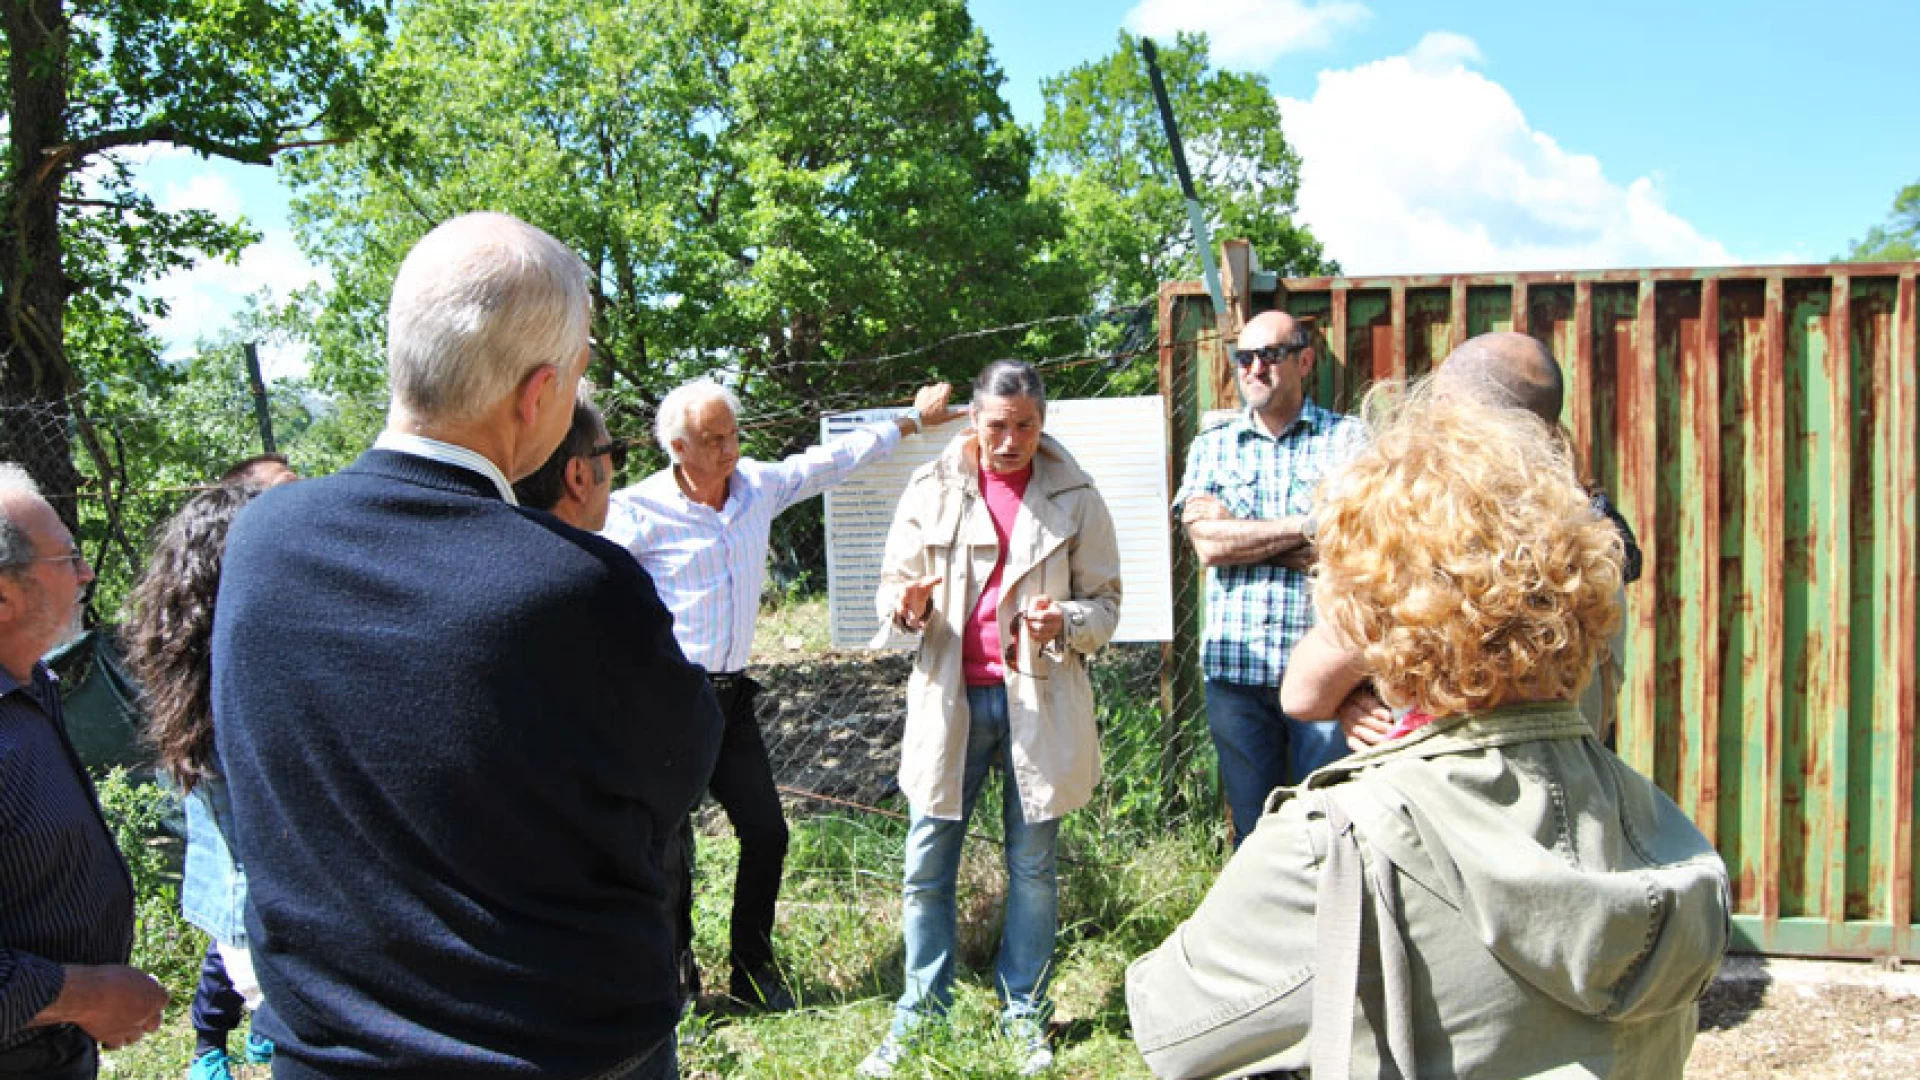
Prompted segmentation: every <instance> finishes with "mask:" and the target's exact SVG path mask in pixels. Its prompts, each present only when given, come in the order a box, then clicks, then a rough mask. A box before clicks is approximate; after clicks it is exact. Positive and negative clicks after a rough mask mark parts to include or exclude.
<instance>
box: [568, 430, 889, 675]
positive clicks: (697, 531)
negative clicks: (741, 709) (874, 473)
mask: <svg viewBox="0 0 1920 1080" xmlns="http://www.w3.org/2000/svg"><path fill="white" fill-rule="evenodd" d="M899 445H900V429H899V427H897V426H895V425H894V424H893V423H892V422H888V423H885V424H875V425H873V426H871V427H863V428H858V429H856V430H854V431H850V432H848V433H847V434H845V435H843V436H841V437H840V438H837V439H835V440H833V441H832V442H829V443H825V444H822V445H820V446H814V447H810V448H808V449H807V450H806V451H804V452H803V453H799V454H795V455H794V456H792V457H790V458H787V459H786V460H785V461H779V462H771V463H769V462H763V461H755V460H753V459H752V458H741V459H740V464H738V465H737V466H735V467H734V470H733V476H732V477H730V478H729V479H728V481H727V501H726V505H724V506H722V507H721V508H720V509H718V510H715V509H714V508H713V507H711V506H708V505H706V504H705V503H699V502H695V501H694V500H692V499H689V498H687V496H686V493H685V492H683V491H681V490H680V483H679V481H678V480H676V479H675V478H674V472H673V467H672V466H668V467H667V468H665V469H662V470H660V471H659V472H657V473H654V474H653V475H652V476H649V477H647V478H646V479H645V480H642V481H640V482H639V483H638V484H635V485H633V486H632V487H629V488H623V489H621V490H619V491H616V492H614V493H613V499H612V502H611V505H610V506H609V508H608V513H607V527H606V529H605V530H603V531H602V532H601V534H600V535H602V536H604V537H606V538H607V539H609V540H612V541H613V542H614V543H616V544H619V545H620V546H622V547H624V548H626V549H627V550H628V551H631V552H633V557H634V558H636V559H638V560H640V565H641V566H644V567H646V569H647V573H648V574H649V575H651V576H652V578H653V587H654V589H655V590H656V591H658V592H659V594H660V600H661V602H662V603H664V604H666V605H667V610H669V611H671V612H673V636H674V639H675V640H676V641H678V642H679V643H680V649H681V651H682V652H684V653H686V654H687V659H689V660H691V661H693V662H694V663H696V664H699V665H700V666H701V667H703V668H706V669H707V670H708V671H713V672H735V671H739V670H741V669H742V668H745V667H746V666H747V658H748V655H749V654H750V653H751V652H752V651H753V626H754V622H755V621H756V620H757V619H758V618H759V615H760V590H761V589H762V588H763V587H764V586H765V585H766V581H767V546H768V539H769V534H770V531H771V530H772V528H773V519H774V517H775V516H777V515H778V514H779V513H780V512H781V511H783V510H785V509H787V508H788V507H790V506H792V505H794V504H795V503H798V502H802V501H804V500H806V499H810V498H812V497H813V496H815V495H818V494H820V493H821V492H823V491H825V490H827V489H828V488H830V487H832V486H833V485H835V484H837V483H839V482H840V481H842V480H844V479H846V478H847V477H848V476H849V475H851V474H852V473H853V471H854V470H855V469H858V468H859V467H860V466H862V465H865V464H866V463H867V462H869V461H874V460H877V459H879V458H883V457H885V456H887V455H888V454H890V453H892V452H893V450H894V448H895V447H898V446H899Z"/></svg>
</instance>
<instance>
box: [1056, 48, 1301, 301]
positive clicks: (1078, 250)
mask: <svg viewBox="0 0 1920 1080" xmlns="http://www.w3.org/2000/svg"><path fill="white" fill-rule="evenodd" d="M1159 60H1160V71H1161V76H1162V78H1164V79H1165V81H1166V85H1167V96H1168V97H1169V99H1171V102H1172V105H1173V114H1174V119H1175V122H1176V123H1177V124H1179V127H1180V138H1181V141H1182V142H1183V143H1184V144H1185V147H1186V153H1187V163H1188V165H1189V167H1190V168H1191V169H1192V172H1193V181H1194V187H1195V188H1196V190H1197V192H1198V194H1199V197H1200V205H1201V206H1202V208H1203V209H1204V210H1205V212H1206V215H1207V226H1208V228H1209V229H1210V230H1212V234H1213V237H1214V239H1215V241H1216V242H1218V241H1219V240H1220V239H1224V238H1226V237H1230V236H1231V237H1245V238H1246V239H1248V240H1250V241H1252V243H1253V249H1254V251H1255V252H1257V253H1258V254H1259V256H1260V261H1261V263H1262V265H1264V266H1266V267H1267V268H1269V269H1274V270H1279V271H1280V272H1281V273H1283V274H1294V275H1309V274H1328V273H1338V272H1339V268H1338V266H1337V264H1335V263H1334V262H1332V261H1331V260H1329V259H1328V258H1327V257H1326V254H1325V252H1324V251H1323V250H1322V248H1321V246H1320V241H1318V240H1316V239H1315V238H1314V236H1313V234H1312V233H1310V232H1309V231H1308V230H1307V228H1306V227H1305V226H1303V225H1299V224H1296V223H1295V222H1294V220H1293V214H1294V211H1295V208H1296V207H1295V199H1296V198H1297V197H1298V194H1299V190H1300V158H1299V155H1297V154H1295V153H1294V152H1293V149H1292V148H1291V147H1289V146H1288V145H1287V140H1286V136H1285V135H1284V134H1283V133H1282V132H1281V127H1280V108H1279V105H1278V104H1276V102H1275V100H1274V96H1273V91H1272V90H1271V89H1270V88H1268V86H1267V81H1266V79H1265V78H1263V77H1262V76H1259V75H1247V74H1236V73H1233V72H1227V71H1216V70H1212V69H1211V68H1210V67H1209V64H1208V59H1207V39H1206V37H1205V35H1201V34H1181V35H1180V36H1179V39H1178V40H1177V41H1176V42H1175V43H1174V45H1173V46H1172V47H1171V48H1165V49H1161V50H1160V54H1159ZM1041 93H1042V94H1043V95H1044V96H1045V98H1046V116H1045V119H1044V120H1042V122H1041V124H1040V130H1039V145H1040V165H1041V168H1042V169H1043V170H1044V178H1043V180H1042V186H1043V187H1044V189H1045V190H1047V191H1049V192H1053V193H1056V194H1058V195H1059V196H1060V197H1061V199H1062V200H1063V201H1064V202H1065V204H1066V208H1067V237H1068V243H1067V247H1068V250H1070V251H1071V252H1072V253H1073V255H1074V257H1075V258H1077V259H1078V260H1079V261H1080V262H1081V263H1082V264H1083V265H1084V266H1085V267H1087V268H1088V270H1089V272H1090V273H1092V274H1093V275H1095V280H1096V282H1097V285H1096V289H1097V293H1098V295H1099V296H1101V297H1102V298H1103V299H1104V301H1105V302H1107V303H1109V304H1126V303H1132V302H1135V301H1140V300H1148V299H1151V298H1153V297H1154V296H1156V295H1157V294H1158V290H1159V287H1160V283H1161V282H1163V281H1170V280H1175V279H1192V278H1196V277H1198V276H1199V275H1200V261H1199V256H1198V255H1197V254H1196V253H1195V251H1194V247H1193V238H1192V236H1191V234H1190V233H1189V231H1188V224H1187V212H1186V203H1185V197H1184V196H1183V195H1182V193H1181V191H1180V181H1179V176H1178V175H1177V174H1176V172H1175V171H1174V167H1173V154H1172V151H1171V150H1169V149H1168V145H1167V137H1166V132H1165V131H1164V130H1163V129H1162V127H1161V123H1160V114H1159V111H1158V107H1157V106H1156V105H1155V103H1154V98H1153V86H1152V83H1151V81H1150V80H1149V77H1148V74H1147V66H1146V62H1145V61H1144V60H1143V59H1142V58H1141V56H1140V42H1139V39H1138V38H1135V37H1134V36H1132V35H1131V34H1128V33H1127V32H1126V31H1124V30H1123V31H1121V32H1120V36H1119V41H1118V44H1117V45H1116V47H1115V48H1114V51H1113V52H1112V53H1110V54H1109V55H1107V56H1106V57H1105V58H1104V59H1100V60H1095V61H1091V62H1089V63H1085V64H1081V65H1080V66H1079V67H1076V68H1074V69H1073V70H1071V71H1068V72H1066V73H1065V74H1063V75H1057V76H1055V77H1053V78H1050V79H1047V80H1045V81H1044V82H1042V83H1041Z"/></svg>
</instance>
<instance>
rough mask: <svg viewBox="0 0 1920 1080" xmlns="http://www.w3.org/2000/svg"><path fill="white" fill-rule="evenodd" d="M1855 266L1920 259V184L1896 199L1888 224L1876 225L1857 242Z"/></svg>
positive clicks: (1851, 256) (1852, 258)
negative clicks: (1861, 263) (1857, 264)
mask: <svg viewBox="0 0 1920 1080" xmlns="http://www.w3.org/2000/svg"><path fill="white" fill-rule="evenodd" d="M1847 259H1848V260H1849V261H1851V262H1898V261H1900V260H1903V259H1920V182H1915V183H1912V184H1908V185H1907V186H1906V187H1904V188H1901V189H1900V194H1898V195H1896V196H1894V199H1893V213H1892V214H1891V215H1890V216H1889V218H1888V220H1887V224H1885V225H1875V226H1874V227H1873V228H1871V229H1868V230H1867V235H1866V236H1865V237H1864V238H1862V239H1860V240H1856V241H1854V244H1853V251H1852V252H1850V253H1849V254H1848V255H1847Z"/></svg>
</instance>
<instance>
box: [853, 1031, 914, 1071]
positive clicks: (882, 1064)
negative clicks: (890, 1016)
mask: <svg viewBox="0 0 1920 1080" xmlns="http://www.w3.org/2000/svg"><path fill="white" fill-rule="evenodd" d="M906 1058H907V1047H906V1044H905V1043H902V1042H900V1041H899V1040H898V1039H895V1038H894V1037H893V1036H892V1035H888V1036H887V1037H886V1038H885V1039H882V1040H881V1042H880V1045H879V1046H876V1047H874V1048H873V1053H871V1054H868V1055H867V1056H866V1059H865V1060H863V1061H861V1062H860V1067H859V1068H857V1069H855V1070H853V1075H855V1076H858V1077H860V1078H861V1080H887V1078H888V1077H890V1076H892V1075H893V1070H894V1069H895V1068H896V1067H897V1066H899V1064H900V1063H901V1062H902V1061H905V1060H906Z"/></svg>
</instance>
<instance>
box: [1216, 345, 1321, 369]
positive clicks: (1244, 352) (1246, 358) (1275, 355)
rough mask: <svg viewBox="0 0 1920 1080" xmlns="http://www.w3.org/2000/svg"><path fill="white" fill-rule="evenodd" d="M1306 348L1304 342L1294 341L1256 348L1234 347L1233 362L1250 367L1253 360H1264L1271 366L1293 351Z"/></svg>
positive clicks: (1290, 354)
mask: <svg viewBox="0 0 1920 1080" xmlns="http://www.w3.org/2000/svg"><path fill="white" fill-rule="evenodd" d="M1306 348H1307V343H1306V342H1304V341H1295V342H1288V343H1285V344H1281V345H1267V346H1263V347H1261V348H1258V349H1235V350H1233V362H1234V363H1236V364H1239V365H1240V366H1241V367H1252V366H1253V362H1254V361H1255V360H1264V361H1266V363H1267V366H1269V367H1271V366H1273V365H1274V364H1277V363H1279V362H1280V361H1282V360H1285V359H1286V358H1287V357H1289V356H1292V355H1294V354H1295V353H1300V352H1304V351H1306Z"/></svg>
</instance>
